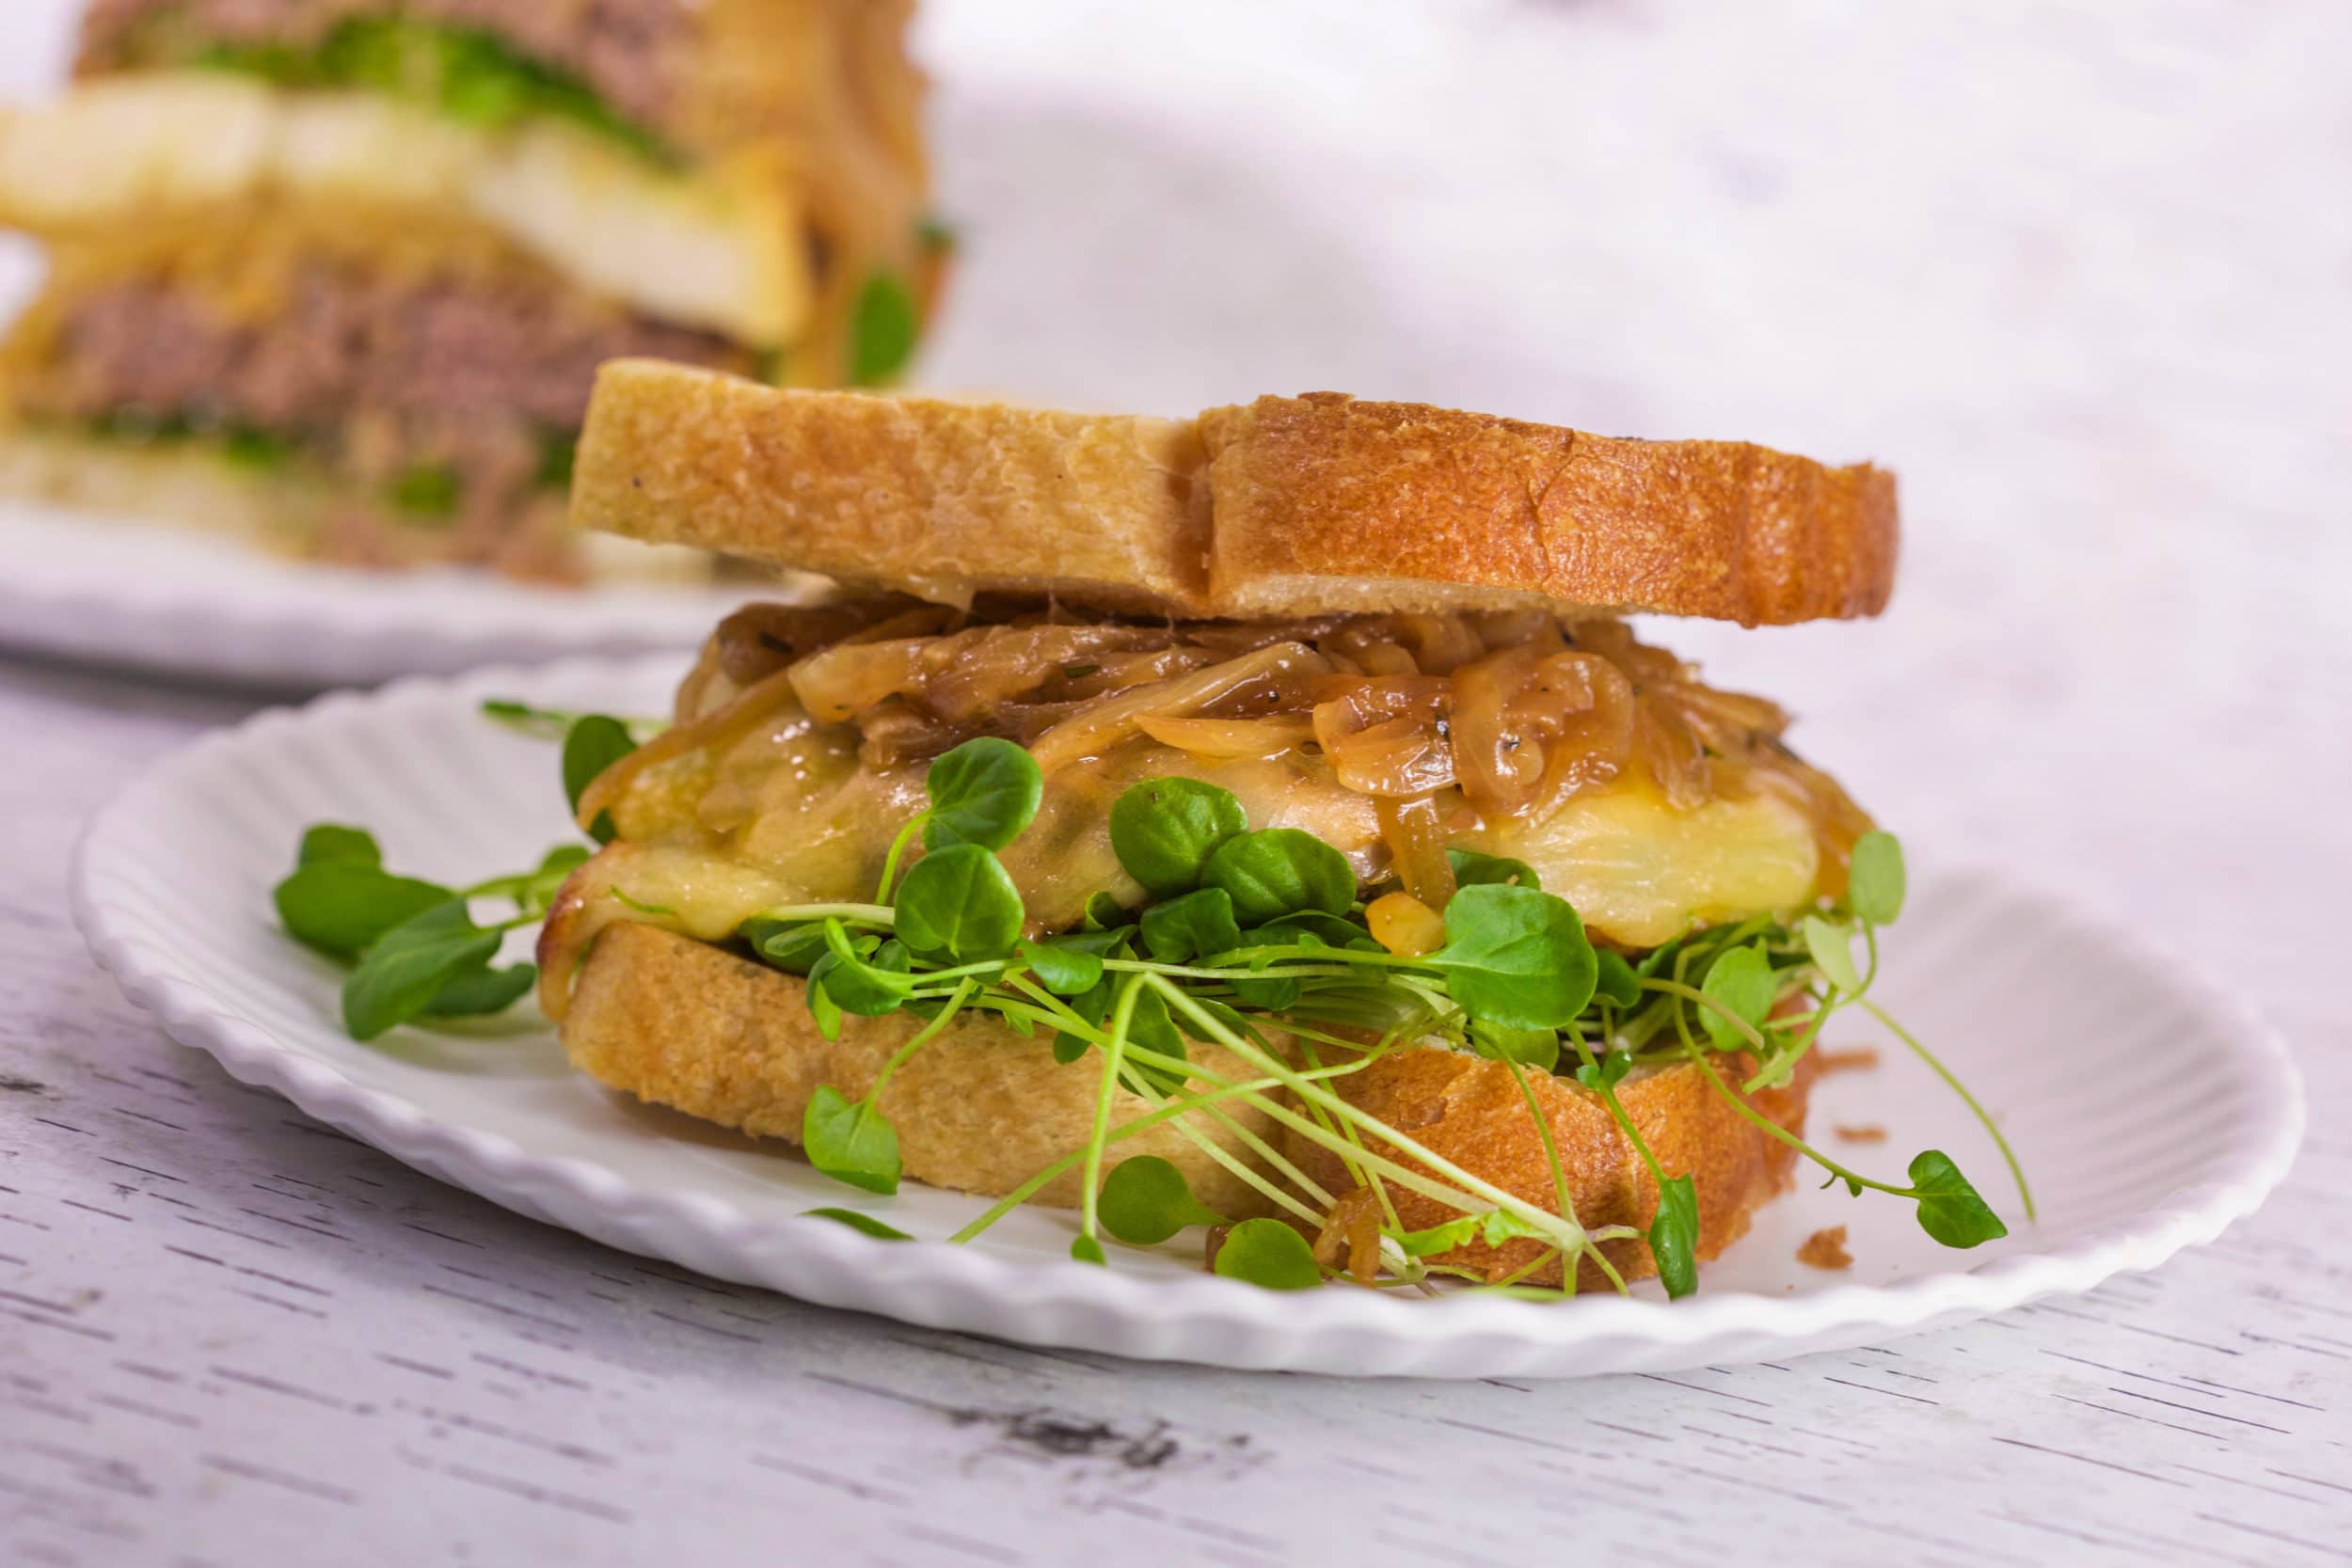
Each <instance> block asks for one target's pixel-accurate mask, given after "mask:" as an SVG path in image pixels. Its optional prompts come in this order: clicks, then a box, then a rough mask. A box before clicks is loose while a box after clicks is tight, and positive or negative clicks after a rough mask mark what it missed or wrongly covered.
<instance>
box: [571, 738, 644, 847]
mask: <svg viewBox="0 0 2352 1568" xmlns="http://www.w3.org/2000/svg"><path fill="white" fill-rule="evenodd" d="M635 750H637V742H636V741H634V740H632V739H630V738H629V734H628V725H627V724H624V723H622V722H621V721H619V720H618V719H614V718H611V717H609V716H608V715H605V714H601V713H590V714H583V715H582V716H581V717H580V718H578V719H575V720H573V721H572V725H571V728H569V729H567V730H565V731H564V798H565V799H566V800H570V801H571V803H572V809H573V810H574V811H578V810H579V809H580V796H581V795H583V794H584V793H586V792H587V788H588V786H589V785H590V784H595V783H596V775H597V774H599V773H601V772H603V771H604V770H605V769H606V768H610V767H612V765H613V764H614V763H616V762H618V761H620V760H621V759H622V758H623V757H625V756H627V755H628V754H629V752H633V751H635ZM614 832H615V830H614V828H613V826H612V814H611V813H609V812H598V813H597V814H596V820H595V821H594V822H592V823H590V824H589V825H588V836H589V837H590V838H593V839H595V840H596V842H597V843H598V844H610V843H612V838H613V834H614Z"/></svg>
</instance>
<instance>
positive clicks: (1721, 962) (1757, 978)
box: [1699, 942, 1780, 1051]
mask: <svg viewBox="0 0 2352 1568" xmlns="http://www.w3.org/2000/svg"><path fill="white" fill-rule="evenodd" d="M1779 991H1780V978H1779V976H1778V975H1776V974H1773V973H1772V955H1771V954H1769V953H1767V952H1766V951H1765V950H1764V944H1763V943H1762V942H1752V943H1750V944H1749V945H1747V946H1745V947H1733V948H1728V949H1726V950H1724V952H1723V953H1721V954H1718V955H1717V956H1716V958H1715V961H1714V962H1713V963H1711V964H1708V966H1707V978H1706V979H1705V980H1704V981H1702V982H1701V983H1700V985H1699V994H1700V995H1702V996H1705V997H1707V998H1708V999H1709V1000H1711V1001H1714V1002H1716V1003H1719V1004H1721V1005H1722V1006H1724V1007H1725V1008H1727V1009H1729V1010H1730V1011H1731V1012H1732V1013H1733V1014H1734V1015H1736V1016H1737V1017H1739V1018H1740V1020H1742V1021H1743V1022H1746V1023H1747V1024H1748V1025H1749V1027H1751V1028H1754V1029H1756V1030H1759V1031H1760V1030H1761V1029H1762V1028H1763V1027H1764V1021H1765V1019H1766V1018H1768V1017H1770V1016H1771V1014H1772V1001H1773V998H1774V997H1775V996H1777V995H1778V994H1779ZM1699 1022H1701V1023H1702V1024H1704V1025H1705V1026H1706V1029H1707V1037H1708V1039H1711V1040H1713V1041H1714V1042H1715V1043H1716V1044H1717V1045H1719V1046H1722V1047H1723V1048H1724V1050H1726V1051H1730V1050H1737V1049H1739V1048H1740V1047H1743V1046H1745V1045H1746V1044H1747V1037H1746V1036H1745V1035H1743V1034H1741V1033H1740V1029H1739V1027H1738V1025H1736V1024H1734V1023H1733V1022H1731V1020H1730V1019H1727V1018H1725V1017H1724V1015H1723V1014H1722V1013H1719V1012H1717V1011H1716V1010H1715V1009H1714V1008H1713V1007H1701V1008H1700V1009H1699Z"/></svg>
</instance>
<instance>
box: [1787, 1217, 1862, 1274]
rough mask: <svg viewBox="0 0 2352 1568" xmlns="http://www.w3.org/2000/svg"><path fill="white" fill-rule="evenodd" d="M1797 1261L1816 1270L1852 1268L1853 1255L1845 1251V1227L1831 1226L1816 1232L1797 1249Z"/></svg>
mask: <svg viewBox="0 0 2352 1568" xmlns="http://www.w3.org/2000/svg"><path fill="white" fill-rule="evenodd" d="M1797 1261H1798V1262H1800V1263H1804V1264H1806V1265H1808V1266H1809V1267H1812V1268H1817V1269H1845V1268H1851V1267H1852V1266H1853V1255H1852V1254H1851V1253H1850V1252H1848V1251H1847V1250H1846V1227H1844V1226H1842V1225H1833V1226H1831V1227H1829V1228H1828V1229H1827V1230H1816V1231H1815V1232H1814V1233H1813V1234H1812V1235H1810V1236H1807V1237H1806V1238H1805V1239H1804V1245H1803V1246H1801V1247H1799V1248H1798V1249H1797Z"/></svg>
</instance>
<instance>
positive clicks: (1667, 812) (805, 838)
mask: <svg viewBox="0 0 2352 1568" xmlns="http://www.w3.org/2000/svg"><path fill="white" fill-rule="evenodd" d="M1169 774H1182V775H1184V776H1188V777H1192V778H1200V779H1205V780H1208V781H1210V782H1211V783H1214V784H1219V785H1221V786H1222V787H1224V788H1227V789H1230V790H1232V792H1233V793H1234V795H1235V796H1237V797H1238V798H1239V799H1240V800H1241V801H1242V804H1243V806H1244V807H1245V808H1246V809H1247V810H1248V814H1249V820H1250V822H1251V824H1252V825H1253V826H1256V827H1262V828H1270V827H1289V828H1303V829H1306V830H1307V831H1309V832H1313V833H1315V834H1316V835H1317V836H1319V837H1321V838H1322V839H1324V840H1325V841H1326V842H1327V843H1329V844H1331V845H1333V846H1334V847H1337V848H1339V849H1340V850H1341V851H1342V852H1343V853H1344V854H1345V855H1346V856H1347V857H1348V859H1349V860H1350V862H1351V863H1353V864H1354V865H1355V867H1356V870H1357V873H1358V875H1359V877H1364V878H1367V879H1369V878H1372V877H1375V876H1377V875H1379V874H1380V873H1381V872H1382V871H1383V870H1384V868H1385V866H1386V864H1387V860H1388V852H1387V848H1386V847H1385V845H1384V844H1383V842H1382V840H1381V838H1380V831H1379V823H1378V821H1377V819H1376V817H1375V813H1374V806H1373V801H1372V800H1371V799H1370V798H1369V797H1366V796H1363V795H1359V794H1357V793H1355V792H1354V791H1352V790H1347V789H1343V788H1342V787H1340V786H1339V785H1338V784H1335V783H1333V782H1332V781H1331V779H1330V777H1329V774H1328V772H1327V770H1326V769H1325V768H1323V767H1322V766H1321V765H1320V764H1319V763H1317V762H1315V761H1314V760H1312V759H1311V758H1308V757H1304V756H1302V755H1300V754H1299V753H1296V752H1292V753H1286V754H1285V755H1284V756H1281V757H1272V758H1262V759H1249V760H1242V761H1226V762H1211V761H1208V760H1206V759H1203V758H1200V757H1196V756H1191V755H1188V754H1186V753H1184V752H1177V751H1174V750H1172V749H1170V748H1168V747H1164V746H1160V745H1157V744H1153V743H1149V742H1141V741H1137V742H1130V743H1128V744H1125V745H1121V746H1120V747H1117V748H1115V749H1114V750H1112V751H1111V752H1109V753H1108V754H1106V755H1104V756H1102V757H1096V758H1089V759H1087V760H1085V761H1083V762H1080V763H1077V764H1074V765H1073V766H1071V767H1069V768H1062V769H1060V770H1058V771H1057V772H1056V773H1055V774H1053V775H1052V776H1051V777H1049V778H1048V779H1047V781H1046V787H1045V797H1044V800H1043V803H1042V805H1041V807H1040V809H1039V812H1038V816H1037V820H1036V821H1035V822H1034V823H1032V824H1031V825H1030V827H1029V829H1028V831H1027V832H1025V833H1023V834H1022V836H1021V837H1020V838H1019V839H1018V840H1016V841H1015V842H1014V844H1013V845H1012V846H1011V847H1009V849H1007V850H1006V851H1005V852H1004V856H1003V860H1004V863H1005V869H1006V870H1007V871H1008V872H1009V873H1010V875H1011V877H1012V879H1013V882H1014V884H1015V885H1016V886H1017V887H1019V888H1020V890H1021V894H1022V897H1023V900H1024V902H1025V904H1026V906H1027V909H1028V911H1029V917H1030V923H1031V926H1032V927H1033V929H1038V930H1047V931H1050V930H1057V929H1062V928H1065V927H1070V926H1073V925H1075V924H1076V923H1077V921H1078V918H1079V916H1080V914H1081V912H1082V911H1083V910H1084V907H1085V903H1086V900H1087V898H1088V896H1089V895H1091V894H1093V893H1095V892H1097V891H1100V890H1107V891H1108V892H1110V893H1111V894H1112V895H1114V896H1116V897H1118V898H1120V901H1121V902H1123V903H1128V904H1134V903H1136V902H1139V901H1140V900H1141V898H1142V894H1143V890H1142V889H1141V888H1140V887H1138V886H1137V885H1136V883H1135V882H1134V881H1133V879H1130V878H1129V877H1128V876H1127V874H1126V873H1125V872H1124V871H1123V870H1122V869H1120V865H1119V862H1118V859H1117V857H1116V856H1115V855H1114V854H1113V853H1112V851H1111V846H1110V829H1109V813H1110V806H1111V802H1112V801H1114V800H1117V799H1118V798H1119V795H1120V792H1121V791H1123V790H1125V789H1126V788H1127V787H1128V786H1129V785H1130V784H1136V783H1139V782H1140V781H1142V780H1145V779H1150V778H1154V777H1160V776H1164V775H1169ZM923 803H924V796H923V789H922V769H921V768H899V769H891V770H875V769H871V768H861V767H860V766H859V765H858V762H857V758H856V754H855V751H854V748H853V746H852V745H851V743H850V740H849V739H848V738H847V732H846V731H843V730H840V729H838V728H836V727H833V726H820V725H817V724H814V723H812V722H811V721H809V720H808V719H807V718H806V716H804V715H803V714H800V713H798V712H797V711H794V712H792V713H789V714H787V715H784V716H781V717H779V718H778V719H776V720H775V721H772V722H771V724H769V725H768V726H767V727H766V728H764V729H763V730H761V731H760V732H759V733H757V734H755V735H753V736H750V737H748V738H747V739H745V740H743V741H741V742H739V744H737V745H736V746H735V747H733V748H731V749H730V750H729V751H728V752H727V753H726V754H725V755H724V756H723V757H719V758H715V759H714V758H712V757H710V756H708V755H707V754H704V753H690V754H688V755H687V756H684V757H680V758H678V759H676V760H675V761H674V762H671V763H668V764H664V765H662V766H660V767H659V768H650V769H648V770H647V771H646V772H645V774H644V775H643V776H641V777H640V778H639V779H638V780H637V781H635V782H634V783H633V784H631V785H630V787H629V789H628V793H627V794H626V795H625V796H624V797H623V798H622V800H620V801H619V802H618V803H617V804H616V805H615V806H614V808H613V818H614V821H615V822H616V823H617V824H618V825H619V827H620V829H621V832H622V834H623V839H624V842H622V843H620V844H616V845H614V846H612V847H611V848H608V849H607V850H605V851H604V853H603V854H601V855H599V856H598V857H597V859H596V862H595V863H594V869H593V873H592V874H589V875H585V876H583V878H582V879H581V881H580V883H577V884H575V885H576V886H585V888H586V889H587V891H588V894H589V895H590V896H591V898H592V899H593V898H595V897H599V896H600V897H601V898H602V901H603V907H602V908H583V909H580V910H577V911H560V914H561V918H560V919H559V920H557V921H551V922H550V927H549V929H550V932H551V933H558V934H557V936H556V940H557V942H558V945H559V947H561V948H568V949H570V950H573V951H577V950H578V946H579V944H580V943H584V942H585V941H586V940H587V938H588V937H590V936H593V934H594V932H595V931H596V930H597V929H600V928H601V927H603V926H604V925H605V924H607V923H609V922H610V921H611V920H612V919H615V918H628V919H648V920H651V921H652V922H653V923H655V924H659V925H662V926H666V927H669V928H671V929H674V930H677V931H680V932H682V933H683V934H685V935H688V936H692V937H696V938H700V939H702V940H705V941H710V940H715V939H717V938H720V937H723V936H725V935H726V934H727V933H729V932H731V931H732V930H734V929H735V927H737V926H739V925H740V924H741V923H742V922H743V921H745V920H747V919H749V918H750V917H751V916H753V915H755V914H756V913H758V912H759V911H762V910H764V909H769V908H772V907H774V906H776V905H779V904H786V903H803V902H812V901H842V902H863V901H865V900H867V899H870V898H871V897H872V896H873V893H874V888H875V883H876V881H877V879H879V877H880V876H881V872H882V859H883V856H884V855H885V853H886V852H887V850H888V847H889V845H890V842H891V840H892V838H893V837H894V836H895V835H896V834H897V833H898V830H899V829H900V828H901V827H903V826H904V825H905V824H906V823H907V822H908V821H909V820H910V819H911V818H912V817H913V816H914V814H915V813H916V812H918V811H920V810H921V809H922V806H923ZM1461 843H1462V845H1463V847H1469V848H1476V849H1482V850H1485V851H1486V852H1488V853H1492V854H1500V855H1510V856H1515V857H1517V858H1518V859H1521V860H1524V861H1526V862H1527V863H1529V864H1530V865H1532V866H1534V868H1535V870H1536V873H1537V875H1538V876H1539V877H1540V878H1541V879H1542V880H1543V885H1544V887H1545V888H1546V889H1547V890H1549V891H1550V892H1553V893H1557V894H1559V895H1561V896H1562V897H1564V898H1565V899H1567V900H1568V902H1569V903H1571V904H1573V905H1574V906H1575V907H1576V909H1577V911H1578V912H1579V914H1581V916H1582V917H1583V920H1584V924H1585V926H1586V927H1587V928H1588V929H1590V930H1591V931H1593V932H1594V933H1595V934H1596V935H1597V936H1601V937H1605V938H1607V939H1609V940H1611V941H1613V942H1618V943H1620V944H1622V945H1624V946H1628V947H1636V948H1639V947H1650V946H1655V945H1657V944H1659V943H1661V942H1668V941H1671V940H1673V939H1674V938H1675V937H1677V936H1679V935H1680V934H1682V932H1684V931H1686V930H1688V929H1689V928H1690V927H1692V924H1694V923H1698V922H1716V921H1730V920H1739V919H1743V918H1745V917H1747V916H1749V915H1752V914H1759V913H1768V912H1770V913H1785V912H1788V911H1793V910H1795V909H1797V908H1800V907H1802V906H1803V905H1804V904H1805V903H1806V902H1808V901H1809V900H1810V899H1811V898H1812V897H1813V896H1814V895H1815V893H1816V891H1817V888H1818V882H1819V877H1820V859H1821V857H1820V849H1819V847H1817V845H1816V842H1815V839H1814V836H1813V832H1812V831H1811V829H1810V827H1809V826H1808V824H1807V823H1806V821H1805V819H1804V816H1803V815H1802V814H1801V813H1799V812H1798V811H1797V810H1796V809H1795V808H1793V807H1792V806H1790V805H1788V804H1787V803H1786V802H1784V801H1781V800H1773V799H1770V798H1764V797H1757V798H1753V799H1746V800H1711V801H1708V802H1707V803H1706V804H1704V805H1701V806H1699V807H1697V808H1696V809H1694V810H1691V811H1678V810H1677V809H1675V808H1674V807H1673V806H1671V805H1669V804H1667V802H1666V801H1665V800H1664V799H1663V797H1661V795H1660V794H1659V793H1658V791H1657V790H1656V789H1655V788H1653V787H1652V786H1651V785H1650V784H1648V783H1647V782H1646V781H1645V780H1642V779H1638V778H1637V779H1629V780H1626V781H1623V782H1620V783H1619V784H1614V785H1612V786H1609V787H1606V788H1602V789H1597V790H1592V791H1588V792H1586V793H1584V794H1581V795H1579V796H1577V797H1575V798H1573V799H1572V800H1569V801H1568V802H1567V803H1566V804H1565V805H1564V806H1563V807H1561V808H1560V809H1559V810H1558V811H1556V812H1554V813H1553V814H1552V815H1551V816H1549V817H1548V818H1545V819H1543V820H1541V821H1532V822H1514V823H1510V824H1506V825H1503V826H1502V827H1500V828H1496V829H1490V830H1486V831H1482V832H1476V833H1473V834H1470V835H1469V836H1467V837H1465V838H1463V839H1462V840H1461ZM608 889H618V890H619V891H620V892H621V893H622V894H625V895H627V901H623V900H621V899H616V898H612V897H611V896H610V895H609V893H607V892H605V890H608ZM632 905H633V906H635V908H634V909H632V908H631V906H632ZM648 907H650V908H652V909H653V910H655V911H658V912H655V913H652V914H648V913H646V912H645V911H646V909H647V908H648ZM559 927H561V930H560V933H559ZM548 969H549V970H550V971H551V972H555V971H558V970H560V971H561V973H563V974H568V973H569V965H568V964H564V963H563V962H562V961H561V959H560V958H557V959H556V961H551V962H549V963H548Z"/></svg>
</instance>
